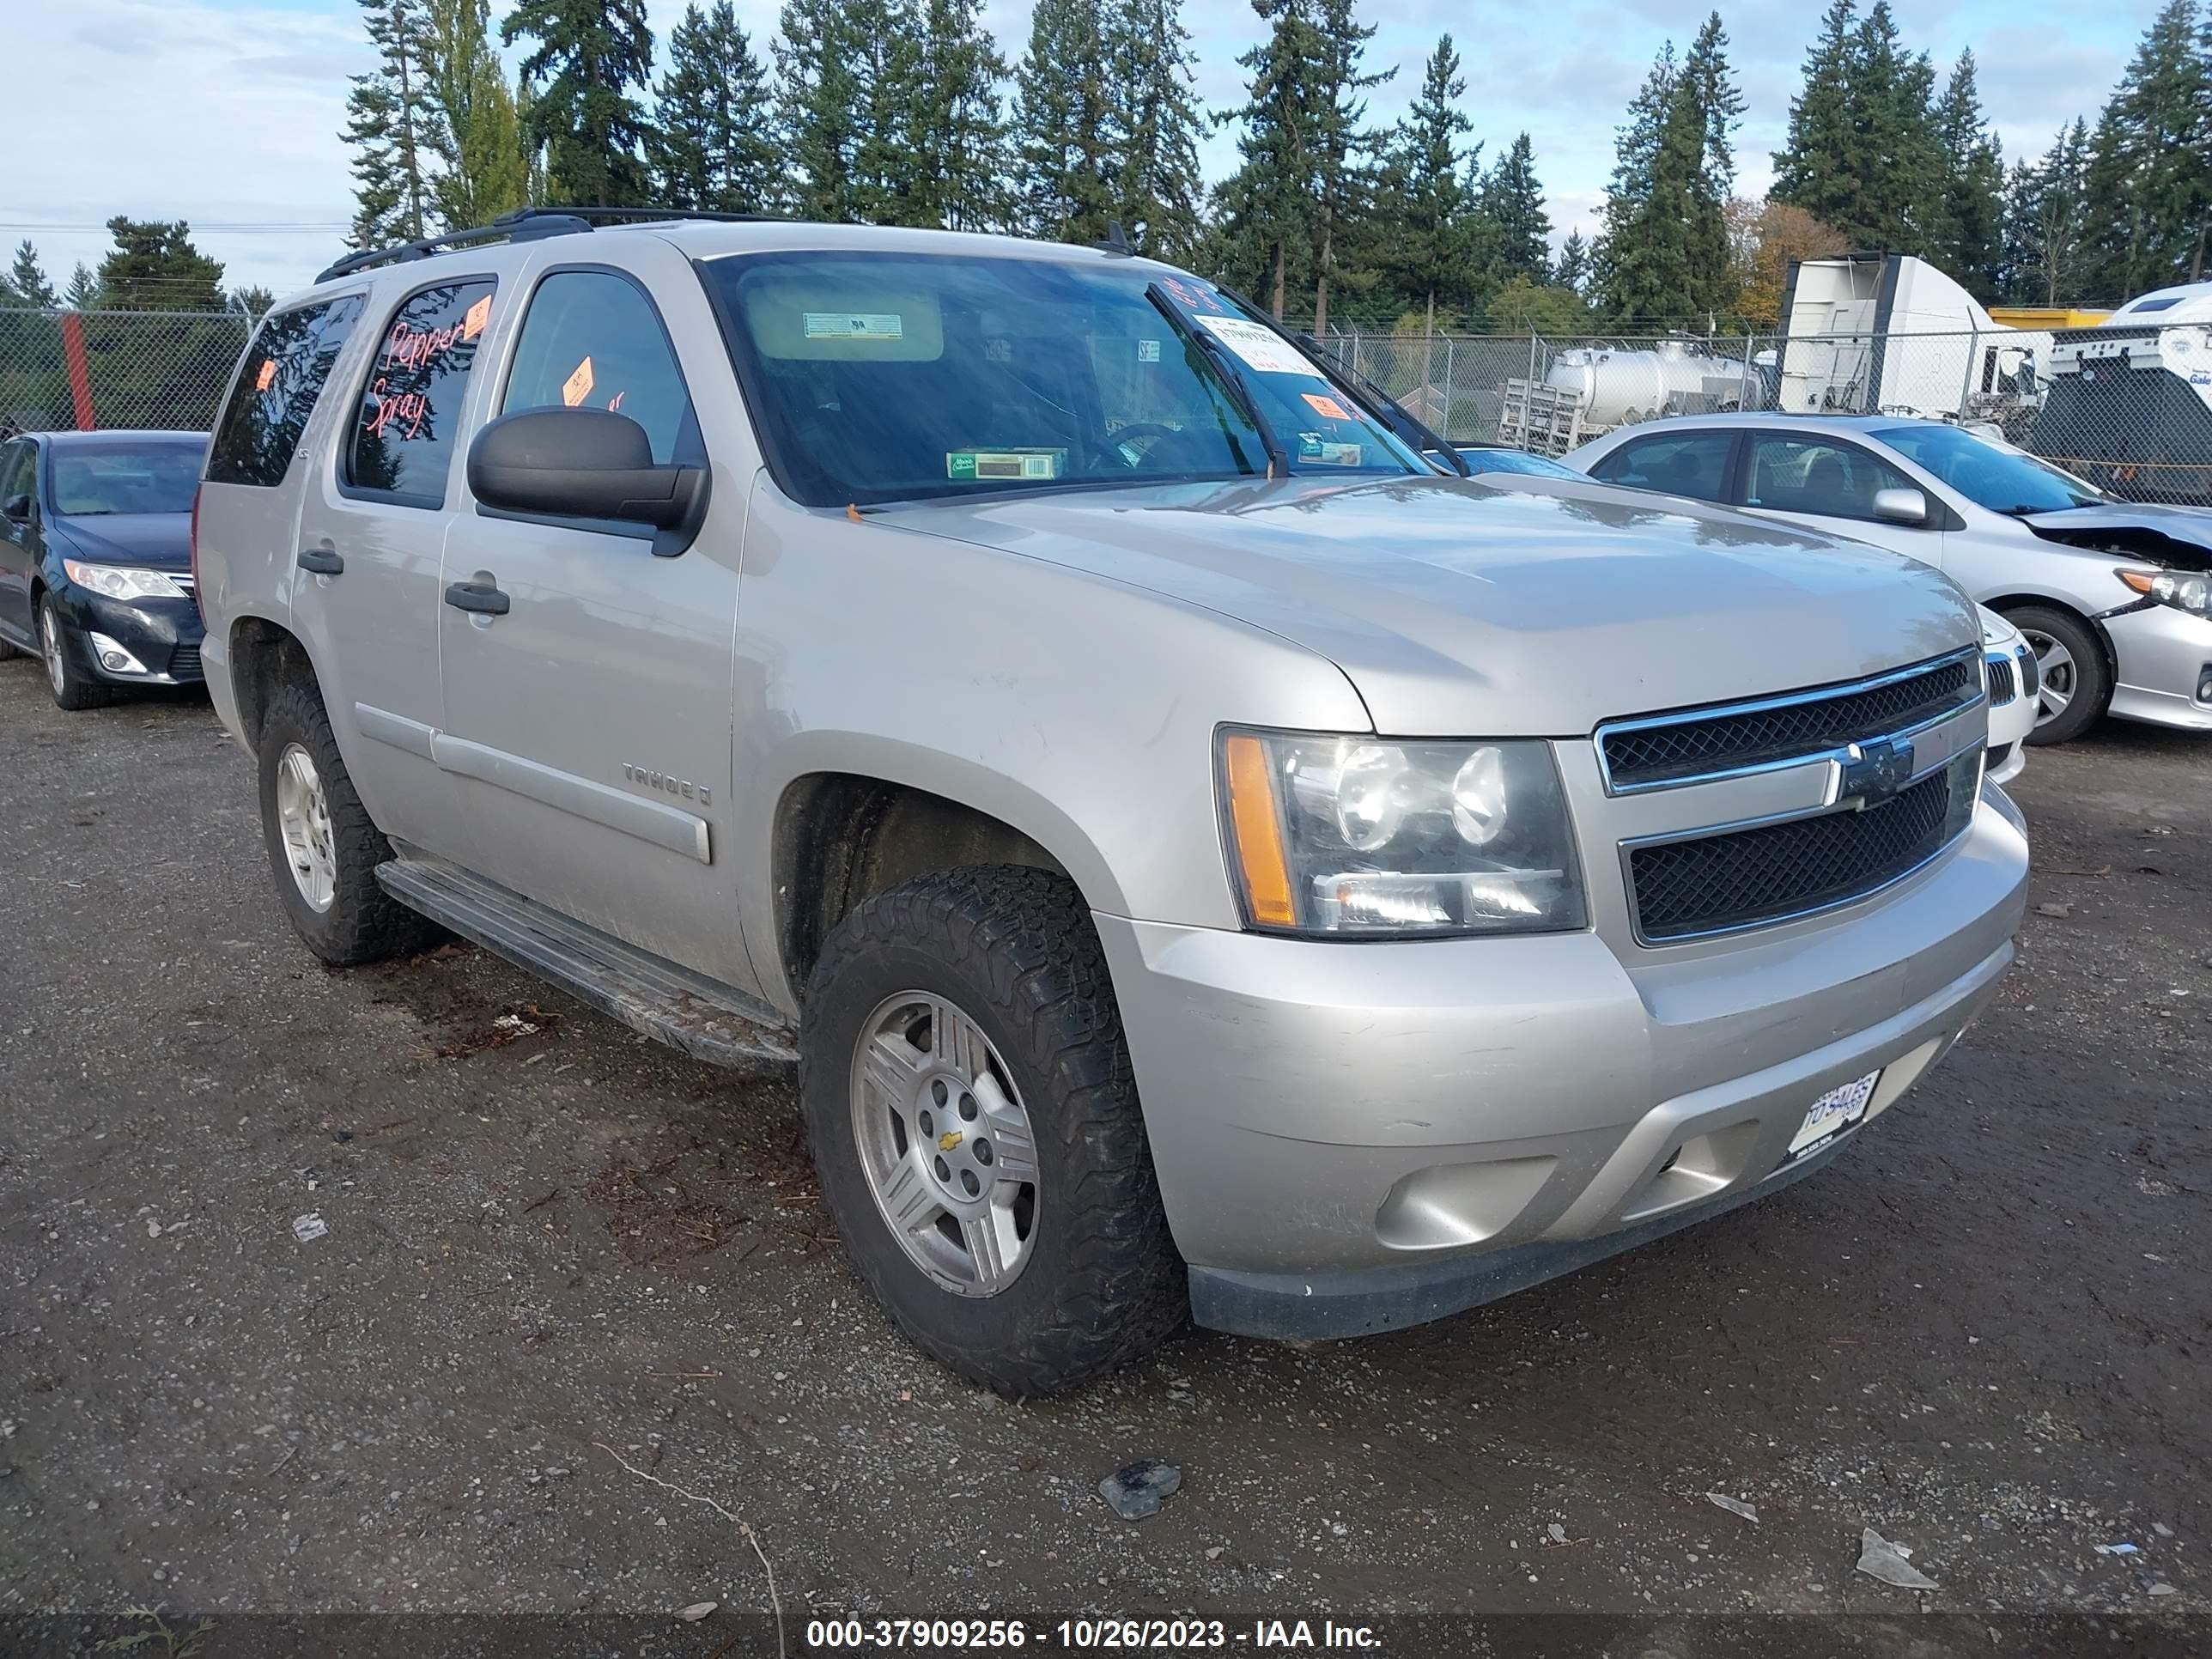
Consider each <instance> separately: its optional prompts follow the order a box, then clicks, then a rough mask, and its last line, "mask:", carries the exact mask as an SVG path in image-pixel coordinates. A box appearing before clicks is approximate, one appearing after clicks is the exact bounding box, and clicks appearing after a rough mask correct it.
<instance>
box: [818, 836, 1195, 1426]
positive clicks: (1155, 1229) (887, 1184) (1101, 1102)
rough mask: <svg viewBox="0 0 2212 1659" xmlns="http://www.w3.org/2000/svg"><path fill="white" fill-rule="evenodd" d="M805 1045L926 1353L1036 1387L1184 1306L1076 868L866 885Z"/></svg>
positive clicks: (878, 1283) (1101, 1365)
mask: <svg viewBox="0 0 2212 1659" xmlns="http://www.w3.org/2000/svg"><path fill="white" fill-rule="evenodd" d="M799 1053H800V1082H799V1088H800V1095H801V1098H802V1101H803V1103H804V1106H805V1115H806V1124H807V1130H808V1133H809V1134H810V1136H811V1139H812V1141H813V1147H814V1158H815V1163H816V1164H817V1167H818V1169H819V1170H820V1171H821V1176H822V1188H823V1195H824V1197H825V1198H827V1200H829V1206H830V1209H831V1211H832V1212H833V1213H834V1215H835V1216H836V1222H837V1231H838V1233H839V1236H840V1237H842V1238H843V1240H844V1241H845V1245H846V1249H847V1250H848V1252H849V1253H850V1255H852V1258H853V1261H854V1265H855V1266H856V1267H858V1268H859V1269H860V1276H861V1277H862V1278H863V1279H866V1281H867V1284H868V1286H869V1288H870V1289H871V1290H872V1291H873V1292H874V1293H875V1295H876V1297H877V1299H878V1301H879V1302H881V1303H882V1304H883V1305H884V1308H885V1309H886V1310H888V1311H889V1312H890V1316H891V1318H892V1319H893V1321H894V1322H896V1324H897V1325H898V1327H899V1328H900V1329H901V1330H902V1331H903V1332H904V1333H905V1334H907V1336H908V1338H909V1339H911V1340H913V1341H914V1342H915V1344H916V1345H917V1346H920V1347H921V1348H922V1349H924V1350H925V1351H926V1352H928V1353H930V1354H932V1355H933V1356H934V1357H935V1358H938V1359H939V1360H941V1361H943V1362H944V1363H945V1364H947V1365H949V1366H951V1368H952V1369H953V1370H957V1371H958V1372H959V1373H961V1374H962V1375H963V1376H968V1377H970V1378H972V1379H974V1380H975V1381H976V1382H979V1383H984V1384H987V1386H989V1387H990V1388H992V1389H996V1390H997V1391H998V1392H1000V1394H1003V1395H1009V1396H1012V1397H1020V1396H1025V1395H1041V1394H1048V1393H1050V1392H1052V1391H1053V1390H1054V1389H1060V1388H1065V1387H1067V1386H1069V1385H1070V1384H1073V1383H1081V1382H1085V1381H1088V1380H1090V1379H1091V1378H1092V1377H1095V1376H1100V1375H1102V1374H1103V1373H1104V1372H1107V1371H1109V1370H1115V1369H1116V1368H1117V1367H1120V1366H1121V1365H1125V1364H1129V1363H1130V1362H1132V1361H1133V1360H1135V1359H1138V1358H1141V1357H1142V1356H1143V1355H1145V1354H1146V1353H1147V1352H1150V1351H1151V1350H1152V1348H1153V1347H1155V1346H1158V1343H1159V1342H1161V1341H1162V1340H1164V1338H1165V1337H1166V1336H1167V1335H1168V1334H1170V1332H1172V1331H1173V1330H1174V1329H1175V1328H1176V1327H1177V1326H1178V1325H1179V1324H1181V1323H1182V1320H1183V1317H1184V1316H1185V1315H1186V1313H1187V1311H1188V1293H1187V1291H1186V1290H1185V1287H1184V1280H1183V1274H1182V1264H1181V1263H1180V1261H1178V1260H1177V1258H1176V1253H1175V1247H1174V1245H1173V1244H1172V1243H1171V1242H1170V1239H1169V1237H1168V1228H1167V1218H1166V1215H1165V1212H1164V1211H1163V1209H1162V1207H1161V1203H1160V1196H1159V1188H1158V1183H1157V1182H1156V1180H1155V1179H1154V1176H1153V1172H1152V1155H1151V1152H1150V1149H1149V1147H1148V1146H1147V1145H1146V1139H1145V1129H1144V1121H1143V1117H1142V1115H1141V1113H1140V1111H1139V1107H1138V1103H1137V1092H1136V1087H1135V1084H1134V1082H1133V1079H1132V1077H1131V1075H1130V1070H1129V1060H1128V1054H1127V1048H1126V1047H1125V1045H1124V1042H1123V1038H1122V1034H1121V1016H1120V1013H1119V1011H1118V1010H1117V1009H1116V1007H1115V1001H1114V993H1113V987H1112V986H1111V984H1110V983H1109V979H1108V975H1107V971H1106V963H1105V957H1104V955H1103V952H1102V951H1100V949H1099V945H1098V939H1097V933H1095V931H1094V930H1093V929H1092V927H1091V917H1090V915H1089V913H1088V911H1087V910H1086V909H1085V907H1084V903H1083V901H1082V898H1081V896H1080V895H1079V893H1078V892H1077V891H1076V890H1075V887H1074V885H1073V884H1072V883H1070V882H1069V881H1068V880H1067V879H1066V878H1065V877H1063V876H1058V875H1054V874H1051V873H1049V872H1044V871H1041V870H1030V869H1022V868H1016V867H1013V866H990V867H987V868H981V869H971V870H957V871H952V872H947V873H945V874H940V875H934V876H928V877H925V878H921V880H918V881H914V882H909V883H908V884H906V885H905V886H903V887H898V888H894V889H892V890H890V891H889V892H885V893H880V894H878V895H877V896H874V897H872V898H871V899H869V900H868V901H867V902H866V903H864V904H862V905H860V907H859V908H857V909H855V910H854V912H853V913H852V914H851V915H848V916H847V917H846V918H845V919H844V921H842V922H841V923H840V924H839V925H838V927H837V928H836V931H835V932H834V933H832V934H831V935H830V937H829V940H828V941H827V942H826V943H825V945H824V946H823V952H822V958H821V960H820V962H819V963H817V965H816V967H815V969H814V973H813V976H812V978H811V981H810V982H809V986H808V992H807V1005H806V1021H805V1029H804V1031H803V1032H802V1034H801V1037H800V1042H799Z"/></svg>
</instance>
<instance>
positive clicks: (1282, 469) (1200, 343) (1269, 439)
mask: <svg viewBox="0 0 2212 1659" xmlns="http://www.w3.org/2000/svg"><path fill="white" fill-rule="evenodd" d="M1145 298H1146V299H1147V300H1149V301H1152V309H1153V310H1155V311H1157V312H1158V313H1160V315H1161V316H1163V317H1164V318H1166V319H1167V321H1168V326H1169V327H1170V328H1171V329H1173V330H1174V331H1175V332H1176V338H1177V339H1179V340H1181V341H1182V343H1183V344H1184V345H1186V346H1195V347H1196V348H1197V349H1198V353H1199V355H1200V356H1202V357H1204V358H1205V359H1206V362H1209V363H1212V365H1213V372H1214V373H1215V374H1218V375H1219V376H1220V377H1221V383H1222V385H1223V386H1225V387H1226V388H1227V390H1228V392H1229V398H1230V401H1231V403H1233V404H1236V405H1237V413H1239V414H1240V415H1242V416H1243V417H1244V418H1245V419H1246V420H1248V421H1249V422H1252V429H1253V430H1254V431H1255V432H1256V433H1258V434H1259V435H1260V441H1261V444H1263V445H1264V446H1265V447H1266V448H1267V476H1268V477H1270V478H1278V477H1280V478H1287V477H1290V475H1291V461H1290V457H1289V456H1288V455H1286V454H1285V453H1283V446H1282V444H1281V442H1280V441H1279V440H1278V439H1277V438H1276V436H1275V429H1274V428H1273V427H1271V426H1269V425H1268V424H1267V416H1264V415H1262V414H1261V412H1260V404H1259V401H1258V399H1256V398H1254V397H1253V395H1252V388H1251V387H1250V386H1247V385H1245V383H1244V377H1243V375H1242V374H1238V373H1237V365H1236V363H1235V362H1232V361H1231V358H1230V356H1229V349H1228V348H1227V347H1226V346H1225V345H1223V344H1222V343H1221V342H1220V340H1219V339H1218V338H1217V337H1215V336H1214V334H1213V332H1212V330H1210V329H1204V328H1198V327H1194V326H1193V325H1192V324H1191V322H1190V321H1189V319H1188V318H1186V317H1185V316H1184V315H1183V314H1182V312H1181V311H1180V310H1178V309H1177V308H1176V302H1175V301H1174V300H1172V299H1171V298H1170V297H1169V295H1168V291H1167V290H1166V289H1164V288H1162V287H1161V286H1160V285H1159V284H1158V283H1150V284H1148V285H1147V286H1146V289H1145Z"/></svg>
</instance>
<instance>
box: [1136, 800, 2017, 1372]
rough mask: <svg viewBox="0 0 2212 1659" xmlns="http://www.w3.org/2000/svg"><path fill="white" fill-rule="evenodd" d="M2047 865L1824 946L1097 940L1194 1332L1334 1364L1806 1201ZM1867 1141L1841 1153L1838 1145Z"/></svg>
mask: <svg viewBox="0 0 2212 1659" xmlns="http://www.w3.org/2000/svg"><path fill="white" fill-rule="evenodd" d="M2026 884H2027V837H2026V835H2025V832H2024V830H2023V828H2022V826H2021V820H2020V817H2019V815H2018V812H2017V811H2016V809H2015V808H2014V807H2013V806H2012V805H2011V803H2010V802H2009V801H2008V800H2006V799H2005V798H2004V796H2003V795H2002V793H2001V792H1999V791H1996V790H1990V791H1986V792H1985V793H1984V796H1983V798H1982V800H1981V802H1980V804H1979V805H1978V808H1977V811H1976V813H1975V817H1974V822H1973V823H1972V827H1971V828H1970V829H1968V831H1967V832H1966V835H1965V836H1963V837H1962V838H1961V839H1960V842H1959V843H1958V844H1957V845H1956V846H1955V847H1954V848H1953V849H1952V850H1951V851H1950V852H1949V853H1948V854H1946V855H1945V856H1944V857H1943V858H1942V859H1941V860H1938V861H1937V862H1936V864H1934V865H1933V866H1930V867H1929V869H1928V870H1926V871H1924V872H1921V873H1920V874H1919V875H1917V876H1916V877H1914V878H1911V879H1909V880H1907V881H1905V882H1904V883H1901V884H1899V885H1898V886H1896V887H1893V888H1892V889H1889V890H1887V891H1886V892H1884V893H1882V894H1881V895H1879V896H1877V897H1875V898H1873V899H1870V900H1868V901H1866V902H1863V903H1862V904H1860V905H1858V906H1856V907H1853V908H1850V909H1846V910H1844V911H1840V912H1838V913H1837V915H1836V917H1835V918H1834V919H1833V921H1832V922H1831V924H1830V925H1827V926H1825V927H1821V928H1820V929H1819V930H1818V931H1817V932H1813V933H1804V932H1793V933H1790V935H1789V936H1788V937H1783V938H1764V939H1762V938H1761V937H1760V936H1759V935H1757V934H1753V935H1748V936H1745V937H1741V938H1739V939H1734V940H1731V941H1729V944H1728V945H1727V946H1726V947H1725V948H1719V949H1704V950H1699V951H1649V952H1644V951H1638V952H1635V955H1636V956H1637V958H1638V959H1637V960H1636V961H1634V962H1632V963H1631V962H1624V960H1623V959H1622V958H1621V957H1620V956H1616V954H1615V953H1614V951H1613V949H1612V948H1611V947H1610V946H1608V945H1607V943H1606V942H1605V941H1604V940H1603V939H1600V938H1599V937H1597V936H1596V935H1595V933H1570V934H1555V935H1550V936H1543V937H1532V938H1528V939H1468V940H1438V941H1431V942H1414V943H1374V944H1351V943H1328V942H1314V941H1301V940H1290V939H1271V938H1267V937H1263V936H1261V935H1258V934H1250V933H1225V932H1219V931H1215V930H1211V929H1204V928H1191V927H1174V926H1170V925H1166V924H1161V923H1150V922H1136V921H1127V920H1126V919H1121V918H1115V917H1110V916H1101V917H1099V918H1098V924H1099V930H1100V933H1101V937H1102V938H1103V940H1104V942H1105V946H1106V952H1107V957H1108V960H1109V963H1110V965H1111V967H1112V969H1113V975H1114V985H1115V995H1116V998H1117V1000H1119V1002H1120V1005H1121V1018H1122V1023H1123V1025H1124V1027H1125V1029H1126V1030H1127V1034H1128V1041H1129V1047H1130V1054H1131V1057H1132V1060H1133V1063H1134V1066H1135V1069H1136V1076H1137V1083H1138V1087H1139V1093H1140V1095H1141V1097H1142V1098H1143V1100H1144V1103H1145V1120H1146V1131H1147V1133H1148V1134H1149V1136H1150V1138H1151V1141H1152V1155H1153V1162H1154V1164H1155V1166H1156V1168H1157V1170H1158V1178H1159V1182H1160V1188H1161V1192H1162V1194H1163V1196H1164V1199H1165V1201H1166V1205H1167V1210H1168V1218H1169V1223H1170V1226H1171V1228H1172V1229H1173V1231H1174V1234H1175V1237H1176V1244H1177V1247H1178V1248H1179V1249H1181V1251H1182V1255H1183V1257H1184V1259H1185V1261H1187V1262H1188V1264H1189V1266H1190V1274H1191V1295H1192V1305H1193V1309H1194V1313H1195V1314H1196V1316H1197V1317H1198V1319H1199V1320H1200V1322H1201V1323H1205V1324H1210V1325H1213V1326H1216V1327H1217V1328H1224V1329H1230V1330H1236V1331H1241V1332H1244V1333H1248V1334H1257V1335H1272V1336H1291V1335H1297V1336H1342V1335H1351V1334H1358V1333H1361V1332H1365V1331H1372V1330H1381V1329H1387V1328H1393V1327H1395V1326H1400V1325H1406V1324H1411V1323H1415V1322H1419V1321H1421V1320H1424V1319H1431V1318H1436V1317H1438V1316H1442V1315H1444V1314H1447V1313H1451V1312H1455V1311H1457V1310H1460V1309H1462V1308H1467V1307H1471V1306H1474V1305H1475V1304H1477V1303H1480V1302H1484V1301H1487V1300H1490V1299H1492V1297H1496V1296H1499V1295H1503V1294H1504V1293H1505V1292H1507V1291H1511V1290H1516V1289H1519V1288H1521V1287H1522V1286H1523V1285H1528V1284H1533V1283H1535V1282H1537V1281H1538V1280H1540V1279H1547V1278H1550V1277H1553V1276H1554V1275H1555V1274H1557V1273H1564V1272H1567V1271H1570V1270H1571V1269H1572V1268H1574V1267H1580V1266H1583V1265H1584V1264H1585V1263H1586V1262H1588V1261H1595V1260H1597V1259H1599V1258H1600V1257H1601V1256H1604V1255H1611V1254H1613V1252H1614V1251H1616V1250H1619V1249H1626V1248H1629V1247H1630V1246H1632V1245H1633V1244H1635V1243H1639V1242H1641V1241H1642V1240H1643V1239H1644V1238H1646V1237H1655V1236H1656V1234H1657V1233H1659V1232H1663V1231H1672V1230H1673V1229H1674V1227H1676V1226H1680V1225H1687V1224H1689V1223H1690V1222H1692V1221H1695V1220H1698V1219H1701V1218H1704V1217H1705V1216H1706V1215H1710V1214H1713V1213H1717V1212H1719V1211H1720V1210H1722V1209H1725V1208H1728V1207H1729V1206H1732V1205H1733V1204H1735V1203H1739V1202H1742V1201H1744V1200H1747V1199H1749V1198H1753V1197H1756V1196H1758V1195H1759V1194H1761V1193H1762V1192H1764V1191H1767V1190H1771V1189H1772V1188H1774V1187H1776V1186H1779V1185H1784V1184H1787V1182H1789V1181H1790V1180H1793V1179H1795V1178H1796V1177H1797V1176H1799V1175H1801V1174H1803V1173H1805V1172H1806V1171H1807V1170H1808V1169H1809V1168H1810V1167H1811V1166H1812V1165H1813V1164H1815V1163H1817V1162H1820V1161H1825V1154H1822V1153H1815V1154H1814V1155H1813V1156H1812V1157H1809V1158H1801V1159H1798V1160H1796V1161H1790V1162H1785V1158H1786V1154H1787V1148H1788V1145H1789V1142H1790V1139H1791V1138H1792V1136H1793V1135H1794V1134H1795V1133H1796V1131H1797V1129H1798V1127H1800V1125H1801V1123H1802V1120H1803V1118H1804V1115H1805V1111H1806V1109H1807V1108H1808V1106H1809V1105H1810V1104H1811V1103H1812V1102H1813V1100H1814V1097H1817V1096H1819V1095H1820V1094H1821V1093H1822V1092H1823V1091H1826V1090H1828V1089H1831V1088H1834V1087H1837V1086H1838V1085H1843V1084H1845V1083H1849V1082H1850V1081H1852V1080H1853V1079H1857V1078H1862V1077H1864V1076H1865V1075H1866V1074H1867V1073H1869V1072H1873V1071H1875V1070H1880V1071H1881V1082H1880V1085H1878V1087H1877V1088H1876V1090H1875V1093H1874V1096H1873V1098H1872V1100H1871V1102H1870V1103H1869V1107H1868V1111H1867V1119H1868V1120H1869V1121H1870V1120H1871V1119H1872V1118H1873V1117H1874V1116H1875V1115H1878V1114H1880V1113H1881V1112H1882V1111H1884V1110H1886V1109H1888V1108H1889V1107H1890V1106H1891V1105H1893V1104H1894V1103H1896V1101H1897V1100H1898V1098H1899V1097H1900V1096H1902V1095H1903V1094H1904V1093H1905V1091H1906V1090H1907V1089H1908V1088H1909V1087H1911V1085H1912V1083H1913V1082H1914V1081H1915V1080H1916V1079H1918V1078H1919V1077H1920V1075H1921V1074H1922V1073H1923V1072H1925V1071H1926V1070H1927V1068H1928V1067H1929V1066H1930V1065H1932V1064H1933V1063H1934V1062H1935V1061H1936V1059H1937V1058H1938V1057H1939V1056H1940V1055H1941V1054H1942V1053H1943V1051H1944V1050H1945V1049H1946V1048H1948V1046H1949V1045H1950V1043H1951V1042H1953V1041H1954V1039H1955V1038H1956V1037H1957V1036H1958V1035H1959V1033H1960V1030H1963V1029H1964V1028H1965V1027H1966V1024H1967V1022H1968V1021H1969V1020H1971V1019H1972V1018H1973V1017H1974V1015H1975V1014H1976V1013H1977V1012H1978V1011H1979V1010H1980V1008H1981V1007H1982V1006H1983V1004H1984V1002H1985V1001H1986V1000H1988V998H1989V997H1990V994H1992V993H1993V991H1994V990H1995V987H1996V983H1997V981H1998V979H1999V977H2000V975H2002V972H2003V970H2004V969H2005V968H2006V966H2007V965H2008V963H2010V962H2011V960H2012V955H2013V945H2012V936H2013V933H2014V932H2015V929H2016V927H2018V925H2019V921H2020V917H2021V910H2022V908H2023V906H2024V902H2025V892H2026ZM1851 1133H1856V1131H1855V1130H1854V1131H1850V1132H1847V1133H1846V1135H1845V1137H1844V1138H1845V1139H1848V1138H1849V1137H1850V1134H1851Z"/></svg>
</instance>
